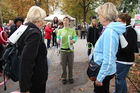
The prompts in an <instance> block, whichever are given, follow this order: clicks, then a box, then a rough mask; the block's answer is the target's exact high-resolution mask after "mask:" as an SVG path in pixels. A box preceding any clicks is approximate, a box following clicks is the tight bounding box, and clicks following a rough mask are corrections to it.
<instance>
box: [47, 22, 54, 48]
mask: <svg viewBox="0 0 140 93" xmlns="http://www.w3.org/2000/svg"><path fill="white" fill-rule="evenodd" d="M52 31H53V29H52V28H51V22H48V23H47V26H46V27H45V39H47V48H50V42H51V32H52Z"/></svg>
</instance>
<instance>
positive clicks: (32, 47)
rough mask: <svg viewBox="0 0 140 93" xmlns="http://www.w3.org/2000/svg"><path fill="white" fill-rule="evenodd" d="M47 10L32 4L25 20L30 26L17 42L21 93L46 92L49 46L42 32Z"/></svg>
mask: <svg viewBox="0 0 140 93" xmlns="http://www.w3.org/2000/svg"><path fill="white" fill-rule="evenodd" d="M45 17H46V12H45V10H43V9H42V8H40V7H38V6H32V7H31V8H30V9H29V11H28V13H27V16H26V19H25V21H24V23H25V25H27V26H28V28H27V29H26V30H25V31H24V33H23V34H22V36H21V37H20V38H19V40H18V42H17V46H18V51H19V53H20V55H21V56H20V66H19V87H20V92H21V93H45V89H46V81H47V78H48V63H47V48H46V45H45V43H44V40H43V37H42V32H41V31H40V30H41V28H42V26H43V21H44V20H43V19H44V18H45Z"/></svg>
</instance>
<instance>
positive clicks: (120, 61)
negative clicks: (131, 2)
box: [114, 13, 138, 93]
mask: <svg viewBox="0 0 140 93" xmlns="http://www.w3.org/2000/svg"><path fill="white" fill-rule="evenodd" d="M117 21H118V22H121V23H123V24H125V25H126V32H125V33H123V35H124V37H125V39H126V41H127V42H128V45H127V46H126V47H125V48H121V46H119V50H118V53H117V61H116V63H117V73H116V74H115V75H116V77H115V79H116V81H115V92H114V93H128V91H127V83H126V77H127V74H128V72H129V69H130V67H131V66H132V65H133V63H134V60H135V58H134V53H135V52H138V51H136V50H138V49H136V48H137V34H136V31H135V30H134V29H133V28H132V26H131V25H130V23H131V16H130V15H128V14H127V13H120V14H119V15H118V19H117Z"/></svg>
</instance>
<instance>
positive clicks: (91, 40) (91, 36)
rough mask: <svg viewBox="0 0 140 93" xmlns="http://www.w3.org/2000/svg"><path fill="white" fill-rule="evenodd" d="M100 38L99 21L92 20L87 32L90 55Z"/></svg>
mask: <svg viewBox="0 0 140 93" xmlns="http://www.w3.org/2000/svg"><path fill="white" fill-rule="evenodd" d="M98 37H99V34H98V29H97V21H96V19H92V22H91V24H90V26H89V29H88V32H87V43H88V47H89V49H88V55H90V53H91V49H92V45H93V46H94V45H95V43H96V41H97V39H98Z"/></svg>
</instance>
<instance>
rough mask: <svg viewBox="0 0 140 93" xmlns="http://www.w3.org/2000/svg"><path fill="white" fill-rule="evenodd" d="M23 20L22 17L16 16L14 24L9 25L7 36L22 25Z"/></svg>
mask: <svg viewBox="0 0 140 93" xmlns="http://www.w3.org/2000/svg"><path fill="white" fill-rule="evenodd" d="M23 22H24V19H23V18H22V17H20V16H19V17H16V18H15V20H14V24H13V25H11V27H10V33H9V35H8V37H10V36H11V35H12V34H13V33H14V32H15V31H16V30H17V29H18V28H19V27H20V25H22V24H23Z"/></svg>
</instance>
